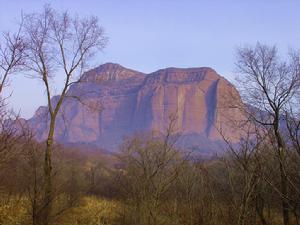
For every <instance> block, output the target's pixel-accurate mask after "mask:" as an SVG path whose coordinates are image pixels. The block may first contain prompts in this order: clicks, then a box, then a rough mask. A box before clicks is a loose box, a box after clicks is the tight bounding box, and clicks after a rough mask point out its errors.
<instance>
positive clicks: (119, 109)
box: [28, 63, 243, 151]
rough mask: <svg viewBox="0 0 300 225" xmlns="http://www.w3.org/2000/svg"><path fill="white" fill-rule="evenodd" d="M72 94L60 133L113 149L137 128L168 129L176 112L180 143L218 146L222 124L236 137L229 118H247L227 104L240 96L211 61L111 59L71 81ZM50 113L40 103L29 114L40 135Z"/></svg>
mask: <svg viewBox="0 0 300 225" xmlns="http://www.w3.org/2000/svg"><path fill="white" fill-rule="evenodd" d="M68 96H69V97H68V98H67V99H66V100H65V101H64V103H63V106H62V109H61V113H60V115H59V118H58V120H57V124H56V125H57V128H56V135H55V139H56V140H57V141H59V142H62V143H67V144H91V145H95V146H98V147H100V148H102V149H106V150H108V151H116V150H117V149H118V146H119V145H120V144H121V143H122V140H123V138H124V137H127V136H130V135H133V134H135V133H141V132H149V131H152V130H156V131H159V132H164V130H165V129H166V127H167V126H168V124H169V120H170V115H176V117H177V120H176V130H177V131H180V132H181V133H182V135H181V138H180V139H179V145H181V146H184V147H186V148H194V149H195V148H196V149H200V150H203V151H205V150H206V151H212V150H214V151H217V150H218V149H217V148H218V145H219V144H221V143H223V142H222V135H220V130H222V133H223V134H225V135H227V136H228V137H230V138H231V139H232V140H236V141H237V140H238V138H239V134H238V133H237V132H236V130H235V129H234V128H232V127H231V125H230V121H232V120H240V119H242V118H243V115H242V114H241V113H240V112H239V110H237V109H235V108H232V107H228V106H229V102H228V96H231V97H230V99H232V97H233V99H235V100H234V101H241V100H240V96H239V94H238V92H237V91H236V89H235V88H234V86H233V85H232V84H231V83H230V82H229V81H227V80H226V79H225V78H224V77H222V76H220V75H219V74H217V73H216V71H215V70H213V69H211V68H208V67H200V68H185V69H182V68H166V69H161V70H158V71H156V72H153V73H150V74H144V73H141V72H138V71H135V70H131V69H127V68H124V67H122V66H121V65H118V64H113V63H106V64H103V65H101V66H99V67H97V68H95V69H92V70H90V71H88V72H86V73H85V74H84V76H83V78H82V82H81V83H77V84H73V85H72V86H71V87H70V89H69V91H68ZM75 96H76V97H75ZM78 96H80V100H79V101H78V100H77V97H78ZM56 99H57V97H54V98H53V99H52V101H53V102H55V101H56ZM99 106H100V107H99ZM100 108H101V109H100ZM47 118H48V116H47V108H46V107H44V106H41V107H39V108H38V110H37V111H36V113H35V115H34V116H33V117H32V118H31V119H29V120H28V123H29V124H30V126H31V127H33V128H34V129H35V131H36V136H37V138H38V139H39V140H43V139H45V138H46V134H47V129H46V128H47V125H48V121H47V120H48V119H47Z"/></svg>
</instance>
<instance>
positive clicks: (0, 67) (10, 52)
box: [0, 22, 26, 94]
mask: <svg viewBox="0 0 300 225" xmlns="http://www.w3.org/2000/svg"><path fill="white" fill-rule="evenodd" d="M22 29H23V22H21V23H20V25H19V28H18V31H17V32H15V33H11V32H5V33H3V34H2V42H0V94H2V92H3V88H4V87H5V86H6V85H7V84H8V81H9V76H10V74H12V73H14V72H17V71H19V70H20V69H21V68H22V67H23V66H24V63H25V58H26V54H25V50H26V44H25V41H24V38H23V36H22Z"/></svg>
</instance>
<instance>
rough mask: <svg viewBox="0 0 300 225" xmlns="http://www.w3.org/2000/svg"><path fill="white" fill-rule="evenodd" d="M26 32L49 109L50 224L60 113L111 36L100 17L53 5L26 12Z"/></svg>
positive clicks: (30, 57)
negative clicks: (59, 81)
mask: <svg viewBox="0 0 300 225" xmlns="http://www.w3.org/2000/svg"><path fill="white" fill-rule="evenodd" d="M24 35H25V37H26V40H27V41H28V67H29V69H30V70H31V71H32V76H33V77H36V78H38V79H41V80H42V82H43V84H44V87H45V91H46V95H47V106H48V112H49V114H48V115H49V121H50V122H49V128H48V136H47V140H46V150H45V162H44V179H45V181H44V204H45V207H44V214H43V217H44V218H43V221H42V224H44V225H48V224H49V219H50V218H49V216H50V214H51V205H52V204H51V202H52V181H51V177H52V163H51V158H52V156H51V155H52V149H53V141H54V133H55V124H56V118H57V115H58V113H59V111H60V109H61V106H62V104H63V102H64V100H65V98H66V97H67V92H68V90H69V88H70V86H71V85H72V84H74V83H78V82H80V81H81V78H82V73H83V71H84V70H85V69H86V66H87V64H88V62H89V60H91V57H92V56H94V55H95V53H96V51H98V50H102V49H103V48H104V47H105V45H106V43H107V38H106V37H105V35H104V30H103V28H102V27H101V26H100V25H99V23H98V19H97V18H96V17H88V18H79V17H72V16H70V15H69V14H68V13H67V12H63V13H59V12H57V11H55V10H53V9H52V8H51V7H50V6H45V8H44V10H43V12H41V13H36V14H29V15H26V16H25V22H24ZM56 74H57V75H62V76H64V82H63V85H62V89H61V90H60V91H59V95H58V96H56V98H55V99H52V98H53V96H54V94H55V93H54V88H52V85H53V84H52V81H53V80H54V78H55V75H56Z"/></svg>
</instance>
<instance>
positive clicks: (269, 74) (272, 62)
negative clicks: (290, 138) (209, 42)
mask: <svg viewBox="0 0 300 225" xmlns="http://www.w3.org/2000/svg"><path fill="white" fill-rule="evenodd" d="M237 57H238V59H237V69H238V72H239V73H240V77H239V78H238V81H239V82H238V83H239V85H238V88H239V90H240V93H241V95H242V97H243V100H244V102H245V103H246V104H248V106H249V107H247V108H245V110H246V113H247V114H248V115H249V117H250V119H251V120H252V121H253V122H254V123H256V124H258V125H260V126H261V128H264V129H269V130H270V131H271V134H272V135H273V138H274V140H275V142H274V143H275V145H274V151H275V153H276V155H277V160H278V165H279V170H280V180H281V182H280V183H281V185H280V191H281V194H282V196H281V203H282V217H283V224H284V225H288V224H289V202H288V180H287V176H286V141H285V139H284V135H283V132H282V129H281V122H282V116H283V115H284V111H285V109H286V107H287V106H288V105H289V103H291V102H292V101H293V98H295V94H296V93H297V92H298V90H299V87H300V79H299V75H300V60H299V56H298V55H297V54H295V53H291V54H289V60H288V61H283V60H281V59H280V58H279V56H278V52H277V49H276V47H269V46H266V45H262V44H260V43H258V44H257V45H256V46H253V47H252V46H251V47H244V48H239V49H238V51H237Z"/></svg>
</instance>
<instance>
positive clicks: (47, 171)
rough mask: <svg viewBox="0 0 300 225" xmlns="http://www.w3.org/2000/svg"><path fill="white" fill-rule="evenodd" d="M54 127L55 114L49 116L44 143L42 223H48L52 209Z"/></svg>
mask: <svg viewBox="0 0 300 225" xmlns="http://www.w3.org/2000/svg"><path fill="white" fill-rule="evenodd" d="M54 128H55V116H51V118H50V127H49V133H48V138H47V143H46V151H45V164H44V200H43V212H44V213H43V221H42V224H43V225H49V223H50V222H49V221H50V215H51V210H52V162H51V159H52V150H53V138H54Z"/></svg>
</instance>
